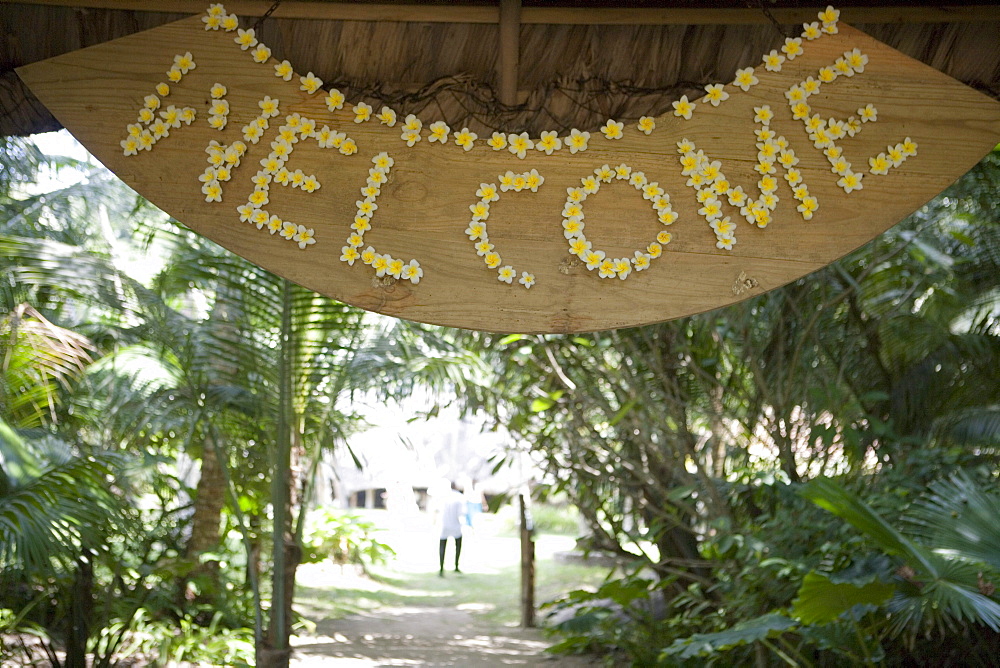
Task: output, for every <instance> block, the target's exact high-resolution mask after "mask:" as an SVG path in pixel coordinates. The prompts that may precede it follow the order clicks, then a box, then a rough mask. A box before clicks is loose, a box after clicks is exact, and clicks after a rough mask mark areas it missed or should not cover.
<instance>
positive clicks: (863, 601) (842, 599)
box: [792, 571, 896, 624]
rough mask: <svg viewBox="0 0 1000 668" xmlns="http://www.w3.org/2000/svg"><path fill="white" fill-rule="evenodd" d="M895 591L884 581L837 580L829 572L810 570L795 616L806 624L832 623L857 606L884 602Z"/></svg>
mask: <svg viewBox="0 0 1000 668" xmlns="http://www.w3.org/2000/svg"><path fill="white" fill-rule="evenodd" d="M895 591H896V588H895V587H894V586H893V585H891V584H886V583H883V582H877V581H874V582H859V583H855V582H835V581H834V579H833V578H831V577H830V576H829V575H825V574H823V573H817V572H816V571H810V572H809V573H807V574H806V577H805V579H803V580H802V587H800V588H799V595H798V598H796V599H795V600H794V601H793V602H792V616H793V617H794V618H795V619H798V620H799V621H800V622H802V623H803V624H829V623H830V622H833V621H836V620H837V618H838V617H840V616H841V615H843V614H844V613H845V612H847V611H848V610H850V609H851V608H853V607H855V606H859V605H874V606H879V605H882V604H884V603H885V602H886V601H887V600H889V598H890V597H891V596H892V595H893V593H895Z"/></svg>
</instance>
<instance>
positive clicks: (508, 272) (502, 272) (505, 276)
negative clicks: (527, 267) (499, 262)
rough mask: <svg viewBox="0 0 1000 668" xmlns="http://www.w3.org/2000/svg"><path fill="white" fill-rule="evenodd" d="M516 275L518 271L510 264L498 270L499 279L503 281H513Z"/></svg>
mask: <svg viewBox="0 0 1000 668" xmlns="http://www.w3.org/2000/svg"><path fill="white" fill-rule="evenodd" d="M515 276H517V272H516V271H514V267H512V266H510V265H509V264H508V265H504V266H503V267H500V269H498V270H497V280H498V281H500V282H501V283H513V281H514V277H515Z"/></svg>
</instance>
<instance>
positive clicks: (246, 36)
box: [182, 28, 257, 69]
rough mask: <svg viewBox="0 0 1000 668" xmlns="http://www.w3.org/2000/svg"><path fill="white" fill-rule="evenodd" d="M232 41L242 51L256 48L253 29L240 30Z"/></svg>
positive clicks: (255, 37)
mask: <svg viewBox="0 0 1000 668" xmlns="http://www.w3.org/2000/svg"><path fill="white" fill-rule="evenodd" d="M233 41H234V42H236V43H237V44H239V45H240V48H241V49H242V50H244V51H246V50H247V49H249V48H251V47H254V46H257V34H256V33H255V32H254V29H253V28H248V29H246V30H243V29H242V28H240V29H238V30H237V31H236V38H235V39H233ZM182 69H183V68H182Z"/></svg>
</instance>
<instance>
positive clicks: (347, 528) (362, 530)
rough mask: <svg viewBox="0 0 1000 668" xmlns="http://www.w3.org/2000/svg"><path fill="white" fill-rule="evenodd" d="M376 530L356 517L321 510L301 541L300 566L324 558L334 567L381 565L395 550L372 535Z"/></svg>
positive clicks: (314, 516)
mask: <svg viewBox="0 0 1000 668" xmlns="http://www.w3.org/2000/svg"><path fill="white" fill-rule="evenodd" d="M378 531H380V529H379V528H378V527H377V526H375V523H374V522H371V521H369V520H366V519H364V518H363V517H361V516H360V515H356V514H353V513H345V512H342V511H339V510H335V509H331V508H324V509H320V510H317V511H314V512H313V513H312V515H311V516H310V518H309V526H308V527H307V528H306V532H305V536H304V538H303V556H302V563H304V564H315V563H319V562H321V561H326V560H327V559H329V560H331V561H333V563H335V564H340V565H346V564H354V565H357V566H362V567H367V566H369V565H381V564H384V563H386V562H388V561H389V560H391V559H392V558H394V557H395V556H396V552H395V550H393V549H392V548H391V547H390V546H389V545H387V544H385V543H383V542H382V541H380V540H378V539H377V538H376V536H375V534H376V533H378Z"/></svg>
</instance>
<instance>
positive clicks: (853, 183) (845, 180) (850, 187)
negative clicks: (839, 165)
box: [837, 171, 865, 193]
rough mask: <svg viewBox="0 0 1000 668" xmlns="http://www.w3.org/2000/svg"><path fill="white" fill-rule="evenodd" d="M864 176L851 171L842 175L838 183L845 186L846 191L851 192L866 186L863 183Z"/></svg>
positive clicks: (842, 186)
mask: <svg viewBox="0 0 1000 668" xmlns="http://www.w3.org/2000/svg"><path fill="white" fill-rule="evenodd" d="M864 176H865V175H864V174H858V173H856V172H850V171H849V172H847V173H846V174H844V175H843V176H842V177H840V179H839V180H838V181H837V185H838V186H840V187H841V188H843V189H844V192H845V193H850V192H852V191H854V190H861V189H862V188H863V187H864V185H863V184H862V183H861V181H862V179H864Z"/></svg>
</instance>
